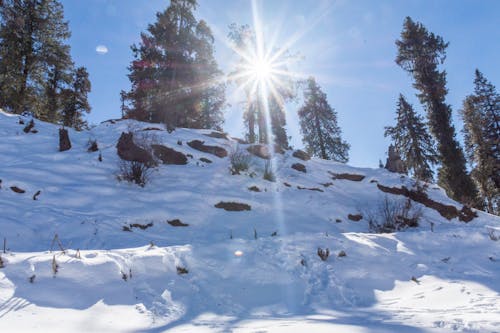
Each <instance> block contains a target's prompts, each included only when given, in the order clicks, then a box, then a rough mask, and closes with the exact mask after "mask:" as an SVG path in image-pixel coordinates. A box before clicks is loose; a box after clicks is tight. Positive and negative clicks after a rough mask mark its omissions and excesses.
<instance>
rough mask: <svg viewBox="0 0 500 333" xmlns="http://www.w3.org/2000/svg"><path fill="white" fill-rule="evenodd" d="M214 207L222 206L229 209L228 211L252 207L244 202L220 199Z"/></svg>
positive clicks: (238, 210)
mask: <svg viewBox="0 0 500 333" xmlns="http://www.w3.org/2000/svg"><path fill="white" fill-rule="evenodd" d="M215 208H222V209H224V210H227V211H230V212H240V211H243V210H251V209H252V207H250V205H247V204H245V203H240V202H224V201H221V202H219V203H218V204H215Z"/></svg>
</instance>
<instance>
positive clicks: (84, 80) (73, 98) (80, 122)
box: [61, 67, 91, 130]
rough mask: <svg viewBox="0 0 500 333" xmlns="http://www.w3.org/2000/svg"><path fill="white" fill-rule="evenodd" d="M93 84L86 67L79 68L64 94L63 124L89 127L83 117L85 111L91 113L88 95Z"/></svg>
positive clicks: (79, 128)
mask: <svg viewBox="0 0 500 333" xmlns="http://www.w3.org/2000/svg"><path fill="white" fill-rule="evenodd" d="M90 89H91V85H90V81H89V74H88V73H87V70H86V69H85V67H79V68H77V69H76V70H75V71H74V73H73V77H72V84H71V87H70V88H68V89H65V90H64V91H63V93H62V95H63V109H62V114H61V116H62V124H63V125H64V126H69V127H74V128H75V129H77V130H82V129H84V128H86V127H87V122H86V121H85V120H84V119H83V115H84V113H90V105H89V103H88V100H87V95H88V93H89V92H90Z"/></svg>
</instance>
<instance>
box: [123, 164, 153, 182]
mask: <svg viewBox="0 0 500 333" xmlns="http://www.w3.org/2000/svg"><path fill="white" fill-rule="evenodd" d="M119 167H120V171H119V174H118V176H117V178H118V180H120V181H121V180H126V181H128V182H130V183H135V184H137V185H139V186H141V187H144V185H146V183H147V182H148V181H149V176H150V174H151V166H149V165H148V164H146V163H142V162H136V161H124V160H121V161H120V164H119Z"/></svg>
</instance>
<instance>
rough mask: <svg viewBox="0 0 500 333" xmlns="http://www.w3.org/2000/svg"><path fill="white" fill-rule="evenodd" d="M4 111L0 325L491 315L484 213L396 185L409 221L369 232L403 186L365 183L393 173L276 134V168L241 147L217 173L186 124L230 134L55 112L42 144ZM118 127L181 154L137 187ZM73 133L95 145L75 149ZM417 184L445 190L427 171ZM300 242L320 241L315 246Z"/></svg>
mask: <svg viewBox="0 0 500 333" xmlns="http://www.w3.org/2000/svg"><path fill="white" fill-rule="evenodd" d="M19 119H22V120H23V122H24V123H25V124H26V123H27V122H28V121H29V119H27V118H19V117H18V116H14V115H9V114H6V113H3V112H0V137H1V138H2V139H1V141H0V179H1V180H2V182H1V183H0V184H1V189H0V237H1V239H3V238H5V239H6V243H7V248H8V251H7V253H6V254H3V253H2V254H1V258H2V260H3V263H4V266H5V267H4V268H1V269H0V331H1V332H10V331H12V332H14V331H15V332H23V331H26V332H27V331H41V332H42V331H43V332H45V331H51V332H55V331H61V332H69V331H86V332H103V331H107V332H113V331H114V332H126V331H129V332H130V331H141V332H142V331H152V332H157V331H158V332H161V331H165V330H171V331H173V332H191V331H195V332H201V331H209V332H219V331H236V332H264V331H272V332H274V331H281V332H289V331H293V330H295V331H297V332H302V331H305V330H310V329H316V330H323V331H325V332H331V331H335V332H425V331H432V332H434V331H436V332H446V331H452V330H458V331H467V332H470V331H472V332H495V331H500V295H499V292H500V279H499V274H500V241H495V240H494V239H495V238H497V237H500V221H499V220H500V219H499V218H497V217H494V216H491V215H488V214H484V213H482V212H477V215H478V216H477V217H476V218H474V219H473V220H472V221H471V222H468V223H464V222H461V221H459V220H458V218H452V219H450V220H448V219H446V218H444V217H443V216H442V215H441V214H440V213H439V212H438V211H436V210H435V209H431V208H427V207H425V206H423V205H421V204H419V203H415V202H414V203H413V204H412V207H413V208H412V210H414V211H417V210H421V217H420V219H419V227H417V228H411V229H408V230H406V231H401V232H396V233H389V234H373V233H369V225H368V224H369V222H368V220H369V219H370V218H372V219H374V218H378V217H379V215H380V214H379V213H380V205H381V204H382V203H383V202H384V200H386V198H388V200H389V201H391V202H394V203H399V202H404V201H405V199H404V197H403V196H401V195H393V194H387V193H385V192H383V191H381V189H380V186H379V185H382V186H385V187H395V188H401V187H402V186H405V187H406V188H411V187H412V186H414V182H413V181H412V180H411V179H408V178H406V177H401V176H400V175H397V174H391V173H388V172H387V171H385V170H383V169H360V168H353V167H350V166H347V165H344V164H338V163H334V162H329V161H323V160H319V159H312V160H308V161H303V160H300V159H298V158H296V157H294V156H293V155H292V153H293V151H287V152H285V153H284V154H276V157H275V166H276V178H277V181H276V182H269V181H267V180H264V179H263V178H262V174H263V170H264V165H265V161H264V160H263V159H261V158H258V157H254V158H253V159H252V166H251V169H250V171H249V172H245V173H242V174H241V175H231V173H230V172H229V166H230V162H229V158H228V157H225V158H219V157H216V156H214V155H211V154H208V153H203V152H201V151H198V150H195V149H193V148H191V147H190V146H188V145H187V142H189V141H192V140H201V141H204V142H205V144H207V145H214V146H219V147H223V148H225V149H226V150H227V151H228V152H231V151H234V150H236V149H245V148H246V147H247V146H246V145H238V143H237V141H236V140H233V139H229V140H227V139H223V138H219V139H218V138H213V137H209V136H207V135H206V134H209V133H210V132H211V131H208V130H187V129H177V130H175V131H174V132H172V133H168V132H167V131H165V130H162V129H161V128H160V127H159V126H157V125H153V126H152V125H151V124H145V123H139V122H134V121H130V120H124V121H116V122H105V123H103V124H101V125H99V126H97V127H95V128H93V129H92V130H90V131H84V132H75V131H72V130H69V134H70V138H71V141H72V149H70V150H69V151H65V152H59V151H58V128H57V127H56V126H54V125H51V124H46V123H43V122H40V121H37V120H35V127H34V128H35V129H36V131H37V133H31V132H29V133H25V132H24V131H23V128H24V126H25V125H21V124H19ZM151 127H155V128H159V129H160V130H151V129H150V130H146V131H144V130H143V129H145V128H151ZM127 131H133V132H135V133H136V136H140V135H145V136H147V137H148V139H149V140H152V141H154V142H156V143H159V144H162V145H165V146H167V147H170V148H173V149H175V150H177V151H179V152H182V153H184V154H186V155H190V157H189V158H188V164H186V165H160V166H159V167H157V168H155V169H153V171H152V173H151V176H150V180H149V182H148V183H147V184H146V186H145V187H139V186H137V185H135V184H130V183H127V182H119V181H118V180H117V177H116V176H117V173H118V169H119V168H118V164H119V161H120V159H119V157H118V155H117V150H116V143H117V141H118V138H119V137H120V134H121V133H122V132H127ZM89 139H95V140H97V143H98V145H99V149H100V152H93V153H89V152H87V144H88V141H89ZM180 143H182V144H180ZM99 154H101V156H102V161H99V160H98V155H99ZM200 158H204V161H202V160H200ZM205 159H209V160H210V161H211V162H212V163H208V162H207V161H206V160H205ZM296 163H301V164H303V165H304V166H305V167H306V172H305V173H304V172H300V171H297V170H295V169H293V168H291V166H292V165H293V164H296ZM338 174H350V175H362V176H364V178H363V179H362V180H360V181H353V180H348V179H334V178H336V177H335V175H338ZM337 178H342V177H337ZM253 186H255V187H257V188H258V189H259V190H260V192H255V191H251V190H249V188H250V187H253ZM11 187H17V188H19V189H22V190H24V191H25V192H24V193H17V192H15V191H13V190H12V189H11ZM38 191H40V193H39V194H38V195H37V196H36V199H37V200H33V196H34V195H35V194H36V193H37V192H38ZM427 195H428V197H429V198H430V199H431V200H433V201H434V202H438V203H442V204H445V205H451V206H455V207H457V210H460V209H461V208H462V207H461V206H460V205H459V204H458V203H456V202H454V201H452V200H450V199H449V198H447V197H446V196H445V194H444V192H443V191H442V190H441V189H440V188H438V187H437V186H435V185H429V187H428V188H427ZM221 201H224V202H238V203H245V204H248V205H250V206H251V210H249V211H226V210H224V209H219V208H216V207H215V206H214V205H215V204H217V203H219V202H221ZM348 215H361V216H362V217H363V218H362V219H361V220H359V221H353V220H351V219H349V218H348ZM351 217H352V216H351ZM175 219H179V220H180V221H181V222H182V223H185V224H188V226H184V227H174V226H172V225H170V224H169V223H168V222H167V221H172V220H175ZM133 225H136V227H133ZM138 225H142V226H144V227H145V229H144V230H142V229H141V228H140V227H138ZM127 230H130V231H127ZM56 234H57V235H58V239H59V240H60V242H61V244H62V246H63V247H64V248H65V249H67V250H66V251H65V252H64V253H63V252H62V251H60V249H59V245H58V241H57V239H56V241H55V242H54V244H52V243H53V240H54V237H55V235H56ZM1 239H0V241H1ZM51 247H53V249H54V251H52V252H50V251H49V250H50V248H51ZM318 247H321V248H323V249H325V248H328V249H329V250H330V257H329V258H328V259H327V260H326V261H322V260H321V259H320V258H319V256H318V255H317V249H318ZM77 250H79V251H77ZM341 251H344V252H345V254H346V256H342V257H339V256H338V254H339V253H340V252H341ZM54 264H56V265H58V269H57V273H56V274H54V271H53V266H54ZM178 268H179V269H180V268H185V269H187V271H188V273H187V274H178V273H179V272H178ZM30 277H32V279H31V280H32V281H30Z"/></svg>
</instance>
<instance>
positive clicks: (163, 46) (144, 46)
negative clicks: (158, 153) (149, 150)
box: [125, 0, 225, 129]
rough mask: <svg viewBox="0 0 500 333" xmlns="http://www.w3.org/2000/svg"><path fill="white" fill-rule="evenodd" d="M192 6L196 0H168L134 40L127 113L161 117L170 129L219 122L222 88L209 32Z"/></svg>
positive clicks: (144, 117) (149, 118)
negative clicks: (153, 20) (151, 22)
mask: <svg viewBox="0 0 500 333" xmlns="http://www.w3.org/2000/svg"><path fill="white" fill-rule="evenodd" d="M196 6H197V3H196V0H172V1H171V2H170V6H169V7H168V8H167V9H166V10H165V11H164V12H161V13H157V14H156V22H155V23H154V24H150V25H149V26H148V29H147V33H142V34H141V43H140V44H139V45H133V46H132V51H133V53H134V57H135V60H134V61H132V64H131V65H130V67H129V70H130V74H129V75H128V77H129V79H130V81H131V83H132V89H131V91H130V92H128V93H127V94H126V96H125V97H126V99H127V100H128V101H129V102H130V104H131V106H130V108H127V115H126V116H127V117H130V118H134V119H139V120H144V121H150V122H162V123H165V124H166V125H167V127H168V128H169V129H173V128H175V127H177V126H181V127H192V128H193V127H194V128H199V127H205V126H210V127H214V128H220V126H221V123H222V120H223V119H222V108H223V106H224V105H225V95H224V93H225V90H224V86H223V84H222V83H221V81H220V77H221V72H220V70H219V69H218V67H217V63H216V62H215V58H214V56H213V43H214V38H213V35H212V32H211V30H210V28H209V27H208V25H207V24H206V23H205V22H204V21H199V22H198V21H197V20H196V18H195V17H194V14H193V11H194V10H195V9H196Z"/></svg>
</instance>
